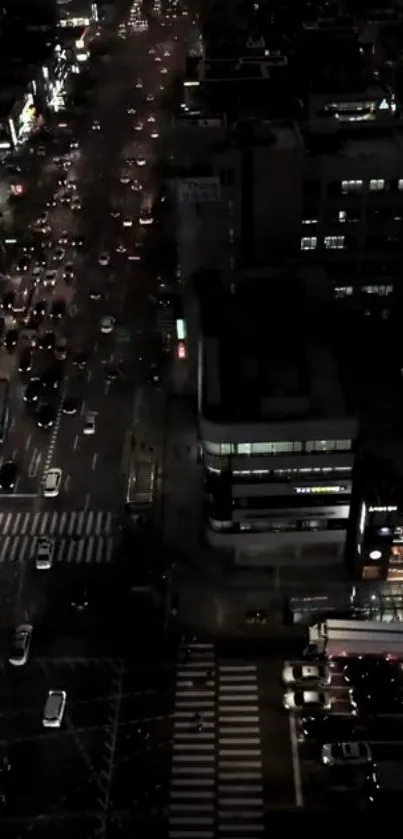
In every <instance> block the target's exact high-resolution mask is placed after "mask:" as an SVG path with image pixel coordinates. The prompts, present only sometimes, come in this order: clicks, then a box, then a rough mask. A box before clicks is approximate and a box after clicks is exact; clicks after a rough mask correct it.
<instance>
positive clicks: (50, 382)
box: [40, 362, 63, 390]
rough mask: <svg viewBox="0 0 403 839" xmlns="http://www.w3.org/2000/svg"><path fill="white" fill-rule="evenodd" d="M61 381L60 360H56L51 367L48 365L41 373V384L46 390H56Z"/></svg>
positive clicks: (61, 369)
mask: <svg viewBox="0 0 403 839" xmlns="http://www.w3.org/2000/svg"><path fill="white" fill-rule="evenodd" d="M62 381H63V368H62V367H61V366H60V362H59V363H58V362H56V363H55V364H54V365H53V366H52V367H49V368H48V369H47V370H45V372H44V373H42V376H41V378H40V382H41V386H42V387H43V388H45V389H46V390H57V388H58V387H60V385H61V383H62Z"/></svg>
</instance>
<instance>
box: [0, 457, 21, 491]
mask: <svg viewBox="0 0 403 839" xmlns="http://www.w3.org/2000/svg"><path fill="white" fill-rule="evenodd" d="M17 477H18V466H17V464H16V463H15V462H14V461H13V460H8V461H6V462H5V463H3V464H2V466H1V467H0V488H1V489H2V490H4V492H10V490H13V489H14V487H15V485H16V483H17Z"/></svg>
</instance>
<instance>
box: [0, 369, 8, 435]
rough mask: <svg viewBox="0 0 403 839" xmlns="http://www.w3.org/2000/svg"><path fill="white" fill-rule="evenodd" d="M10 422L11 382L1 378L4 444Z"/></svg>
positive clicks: (0, 416) (0, 415)
mask: <svg viewBox="0 0 403 839" xmlns="http://www.w3.org/2000/svg"><path fill="white" fill-rule="evenodd" d="M9 420H10V382H9V380H8V379H5V378H0V443H4V441H5V439H6V437H7V431H8V424H9Z"/></svg>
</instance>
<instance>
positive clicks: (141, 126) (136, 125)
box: [134, 119, 144, 131]
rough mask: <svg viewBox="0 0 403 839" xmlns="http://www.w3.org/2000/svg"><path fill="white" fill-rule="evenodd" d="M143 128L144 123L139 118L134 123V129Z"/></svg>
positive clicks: (139, 129) (140, 129)
mask: <svg viewBox="0 0 403 839" xmlns="http://www.w3.org/2000/svg"><path fill="white" fill-rule="evenodd" d="M143 128H144V125H143V123H142V121H141V120H140V119H139V120H138V122H136V123H135V126H134V130H135V131H142V130H143Z"/></svg>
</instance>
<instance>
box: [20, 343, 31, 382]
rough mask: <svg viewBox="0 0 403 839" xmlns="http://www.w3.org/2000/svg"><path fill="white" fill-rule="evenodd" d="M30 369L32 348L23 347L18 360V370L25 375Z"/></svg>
mask: <svg viewBox="0 0 403 839" xmlns="http://www.w3.org/2000/svg"><path fill="white" fill-rule="evenodd" d="M31 370H32V350H31V348H30V347H24V349H23V350H22V351H21V353H20V357H19V360H18V371H19V373H23V374H24V375H26V374H27V373H30V372H31Z"/></svg>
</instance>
